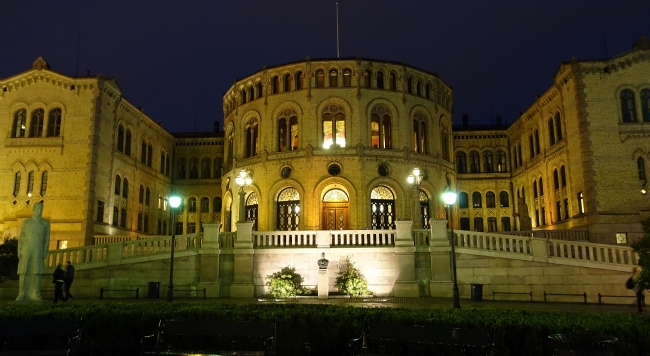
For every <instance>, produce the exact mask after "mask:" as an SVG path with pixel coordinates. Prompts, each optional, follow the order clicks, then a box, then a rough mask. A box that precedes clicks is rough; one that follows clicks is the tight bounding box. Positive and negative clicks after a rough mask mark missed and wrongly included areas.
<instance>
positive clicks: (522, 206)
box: [514, 198, 533, 231]
mask: <svg viewBox="0 0 650 356" xmlns="http://www.w3.org/2000/svg"><path fill="white" fill-rule="evenodd" d="M514 216H515V217H519V230H521V231H530V230H532V229H533V223H532V219H531V218H530V216H529V215H528V204H526V202H525V201H524V199H523V198H517V213H514Z"/></svg>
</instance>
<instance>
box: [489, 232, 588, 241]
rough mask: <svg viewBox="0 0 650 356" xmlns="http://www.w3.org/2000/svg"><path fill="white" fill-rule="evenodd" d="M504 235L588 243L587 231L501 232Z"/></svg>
mask: <svg viewBox="0 0 650 356" xmlns="http://www.w3.org/2000/svg"><path fill="white" fill-rule="evenodd" d="M501 234H504V235H515V236H528V237H539V238H542V239H552V240H564V241H589V231H588V230H530V231H503V232H501Z"/></svg>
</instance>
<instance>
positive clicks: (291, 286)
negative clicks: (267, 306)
mask: <svg viewBox="0 0 650 356" xmlns="http://www.w3.org/2000/svg"><path fill="white" fill-rule="evenodd" d="M266 278H268V279H269V280H268V282H266V286H267V287H269V293H268V296H269V297H272V298H291V297H295V296H297V295H307V294H310V293H311V290H309V289H308V288H305V287H303V286H302V282H303V278H302V276H301V275H300V274H298V273H296V269H295V268H293V267H289V266H287V267H284V268H283V269H281V270H280V271H279V272H275V273H273V274H271V275H268V276H266Z"/></svg>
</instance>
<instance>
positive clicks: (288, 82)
mask: <svg viewBox="0 0 650 356" xmlns="http://www.w3.org/2000/svg"><path fill="white" fill-rule="evenodd" d="M291 89H293V77H292V76H291V74H285V75H284V91H291Z"/></svg>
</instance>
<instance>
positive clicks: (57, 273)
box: [52, 263, 65, 303]
mask: <svg viewBox="0 0 650 356" xmlns="http://www.w3.org/2000/svg"><path fill="white" fill-rule="evenodd" d="M52 283H54V303H56V302H57V301H58V300H59V299H61V300H62V301H64V302H65V299H64V298H63V284H64V283H65V272H63V269H61V264H60V263H59V264H58V265H56V269H55V270H54V278H53V280H52Z"/></svg>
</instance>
